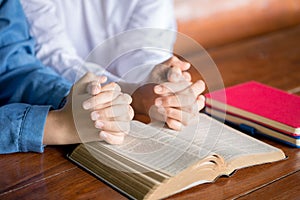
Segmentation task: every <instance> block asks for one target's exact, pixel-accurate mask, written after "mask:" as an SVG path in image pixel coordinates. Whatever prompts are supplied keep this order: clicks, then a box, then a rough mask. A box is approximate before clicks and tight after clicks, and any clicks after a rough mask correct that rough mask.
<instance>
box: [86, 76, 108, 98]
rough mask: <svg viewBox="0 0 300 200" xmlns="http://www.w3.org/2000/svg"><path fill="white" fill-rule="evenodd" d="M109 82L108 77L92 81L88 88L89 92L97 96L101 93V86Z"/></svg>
mask: <svg viewBox="0 0 300 200" xmlns="http://www.w3.org/2000/svg"><path fill="white" fill-rule="evenodd" d="M106 81H107V77H106V76H100V77H98V78H97V80H95V81H92V82H90V83H89V84H88V86H87V92H88V93H89V94H91V95H96V94H98V93H100V92H101V84H102V83H105V82H106Z"/></svg>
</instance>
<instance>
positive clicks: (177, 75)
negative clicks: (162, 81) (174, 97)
mask: <svg viewBox="0 0 300 200" xmlns="http://www.w3.org/2000/svg"><path fill="white" fill-rule="evenodd" d="M167 80H168V81H170V82H179V81H182V80H184V76H183V75H182V71H181V69H180V67H178V66H173V67H171V68H170V69H169V70H168V73H167Z"/></svg>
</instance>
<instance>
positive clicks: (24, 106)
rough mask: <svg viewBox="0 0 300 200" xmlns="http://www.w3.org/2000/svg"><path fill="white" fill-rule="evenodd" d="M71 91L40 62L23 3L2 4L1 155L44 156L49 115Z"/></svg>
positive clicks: (13, 0) (7, 1)
mask: <svg viewBox="0 0 300 200" xmlns="http://www.w3.org/2000/svg"><path fill="white" fill-rule="evenodd" d="M70 87H71V84H70V83H69V82H67V81H66V80H64V79H62V78H61V77H60V76H58V75H57V74H56V73H55V72H54V71H52V70H51V69H50V68H49V67H45V66H43V64H42V63H41V62H40V61H39V60H37V59H36V57H35V52H34V40H33V39H32V38H31V36H30V35H29V30H28V25H27V21H26V18H25V15H24V13H23V10H22V7H21V5H20V3H19V0H0V142H1V144H0V153H1V154H3V153H13V152H28V151H33V152H43V148H44V146H43V144H42V140H43V132H44V125H45V121H46V117H47V115H48V112H49V110H50V109H59V108H60V107H61V102H62V100H63V99H64V97H65V96H66V95H67V94H68V92H69V90H70Z"/></svg>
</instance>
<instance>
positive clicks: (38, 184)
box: [0, 26, 300, 199]
mask: <svg viewBox="0 0 300 200" xmlns="http://www.w3.org/2000/svg"><path fill="white" fill-rule="evenodd" d="M209 53H210V55H211V56H212V58H213V59H214V61H215V63H216V64H217V66H218V68H219V70H220V72H221V74H222V78H223V80H224V84H225V86H231V85H234V84H237V83H241V82H244V81H249V80H257V81H260V82H262V83H265V84H268V85H271V86H274V87H277V88H280V89H283V90H286V91H289V92H291V93H296V94H298V95H299V94H300V26H298V27H292V28H290V29H285V30H281V31H277V32H274V33H271V34H268V35H264V36H260V37H257V38H251V39H247V40H243V41H239V42H236V43H232V44H230V45H226V46H222V47H218V48H215V49H211V50H210V51H209ZM190 57H193V58H194V59H195V60H197V54H196V53H194V54H193V55H190ZM193 64H195V63H193ZM295 117H300V116H295ZM263 140H264V139H263ZM264 141H265V142H267V143H269V144H271V145H274V146H276V147H279V148H281V149H282V150H283V151H284V152H285V154H286V155H287V156H288V159H287V160H284V161H280V162H276V163H272V164H265V165H259V166H255V167H250V168H246V169H241V170H238V171H237V172H236V173H235V174H234V175H233V176H232V177H230V178H226V177H222V178H219V179H218V180H217V181H216V182H215V183H212V184H203V185H199V186H196V187H194V188H192V189H189V190H187V191H184V192H182V193H180V194H177V195H174V196H172V197H170V198H169V199H271V198H272V199H300V150H298V149H295V148H291V147H288V146H285V145H282V144H279V143H275V142H273V141H270V140H264ZM71 148H72V146H64V147H62V146H52V147H46V149H45V152H44V153H43V154H38V153H17V154H10V155H0V169H1V173H0V199H126V198H125V197H124V196H122V195H121V194H120V193H118V192H117V191H115V190H114V189H112V188H111V187H109V186H107V185H106V184H104V183H102V182H101V181H99V180H97V179H96V178H94V177H93V176H92V175H90V174H88V173H86V172H85V171H83V170H82V169H80V168H78V167H77V166H76V165H74V164H73V163H71V162H70V161H69V160H67V159H66V157H65V155H66V153H67V152H68V151H69V150H70V149H71Z"/></svg>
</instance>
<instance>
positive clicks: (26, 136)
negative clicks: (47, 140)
mask: <svg viewBox="0 0 300 200" xmlns="http://www.w3.org/2000/svg"><path fill="white" fill-rule="evenodd" d="M49 109H50V106H29V107H27V109H26V111H25V114H24V118H23V122H22V125H21V127H20V137H19V148H20V151H21V152H28V151H33V152H40V153H41V152H43V151H44V145H43V135H44V126H45V123H46V118H47V116H48V112H49Z"/></svg>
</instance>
